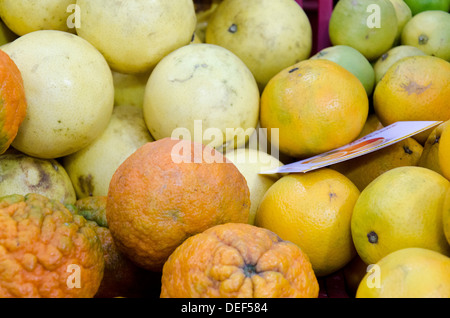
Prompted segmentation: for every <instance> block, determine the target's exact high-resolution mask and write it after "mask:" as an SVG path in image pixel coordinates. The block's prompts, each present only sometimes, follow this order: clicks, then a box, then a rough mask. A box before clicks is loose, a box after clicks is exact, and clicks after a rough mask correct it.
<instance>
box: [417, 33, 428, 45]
mask: <svg viewBox="0 0 450 318" xmlns="http://www.w3.org/2000/svg"><path fill="white" fill-rule="evenodd" d="M418 42H419V44H420V45H425V44H427V43H428V36H426V35H425V34H421V35H419V41H418Z"/></svg>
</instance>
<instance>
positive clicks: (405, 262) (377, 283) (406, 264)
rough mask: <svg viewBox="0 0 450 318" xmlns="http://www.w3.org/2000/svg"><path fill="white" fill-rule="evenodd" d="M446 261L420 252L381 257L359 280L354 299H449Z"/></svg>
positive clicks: (429, 252)
mask: <svg viewBox="0 0 450 318" xmlns="http://www.w3.org/2000/svg"><path fill="white" fill-rule="evenodd" d="M449 273H450V258H448V257H447V256H445V255H443V254H441V253H438V252H436V251H432V250H428V249H424V248H415V247H411V248H404V249H401V250H398V251H395V252H392V253H390V254H388V255H386V256H385V257H383V258H382V259H381V260H380V261H379V262H378V263H377V264H376V266H375V267H373V268H372V270H371V271H369V272H368V273H367V274H366V276H365V277H364V278H363V279H362V281H361V283H360V285H359V287H358V290H357V292H356V298H450V275H449Z"/></svg>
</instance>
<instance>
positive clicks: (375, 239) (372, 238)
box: [367, 231, 378, 244]
mask: <svg viewBox="0 0 450 318" xmlns="http://www.w3.org/2000/svg"><path fill="white" fill-rule="evenodd" d="M367 238H368V239H369V243H372V244H376V243H378V235H377V233H375V232H374V231H371V232H369V234H367Z"/></svg>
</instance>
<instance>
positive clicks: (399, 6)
mask: <svg viewBox="0 0 450 318" xmlns="http://www.w3.org/2000/svg"><path fill="white" fill-rule="evenodd" d="M390 1H391V3H392V5H393V6H394V9H395V14H396V16H397V25H398V29H397V36H396V37H395V42H394V47H395V46H396V45H397V44H398V43H399V42H400V38H401V36H402V31H403V28H404V27H405V24H406V23H407V22H408V21H409V20H411V18H412V12H411V9H410V7H408V5H407V4H406V3H405V1H403V0H390Z"/></svg>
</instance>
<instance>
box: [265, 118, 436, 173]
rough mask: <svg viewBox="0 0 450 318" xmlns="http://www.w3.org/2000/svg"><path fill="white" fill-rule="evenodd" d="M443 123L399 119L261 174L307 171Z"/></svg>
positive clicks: (357, 155)
mask: <svg viewBox="0 0 450 318" xmlns="http://www.w3.org/2000/svg"><path fill="white" fill-rule="evenodd" d="M441 123H442V121H398V122H396V123H394V124H392V125H389V126H387V127H383V128H381V129H379V130H376V131H374V132H372V133H370V134H368V135H366V136H364V137H362V138H360V139H358V140H355V141H353V142H351V143H349V144H347V145H345V146H342V147H339V148H337V149H334V150H330V151H327V152H324V153H322V154H319V155H317V156H314V157H311V158H307V159H304V160H300V161H297V162H293V163H290V164H286V165H284V166H281V167H279V168H276V169H271V170H267V171H262V172H260V174H274V173H293V172H307V171H311V170H315V169H319V168H322V167H325V166H329V165H332V164H335V163H338V162H342V161H345V160H349V159H352V158H355V157H359V156H362V155H365V154H368V153H370V152H374V151H376V150H379V149H381V148H384V147H387V146H390V145H392V144H394V143H396V142H399V141H400V140H403V139H406V138H409V137H411V136H413V135H415V134H418V133H420V132H422V131H425V130H427V129H430V128H433V127H434V126H437V125H439V124H441Z"/></svg>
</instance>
